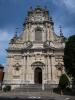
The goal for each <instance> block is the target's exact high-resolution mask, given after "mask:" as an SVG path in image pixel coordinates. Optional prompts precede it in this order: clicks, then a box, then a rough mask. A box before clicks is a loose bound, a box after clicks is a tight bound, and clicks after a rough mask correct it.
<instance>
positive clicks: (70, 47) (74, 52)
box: [64, 35, 75, 77]
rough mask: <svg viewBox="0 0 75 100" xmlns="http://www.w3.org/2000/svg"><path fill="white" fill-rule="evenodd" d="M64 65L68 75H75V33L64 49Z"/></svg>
mask: <svg viewBox="0 0 75 100" xmlns="http://www.w3.org/2000/svg"><path fill="white" fill-rule="evenodd" d="M64 66H65V69H66V72H67V74H68V75H70V76H72V77H75V35H73V36H71V37H69V39H68V41H67V42H66V45H65V49H64Z"/></svg>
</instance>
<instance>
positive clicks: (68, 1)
mask: <svg viewBox="0 0 75 100" xmlns="http://www.w3.org/2000/svg"><path fill="white" fill-rule="evenodd" d="M63 2H64V4H65V6H66V7H67V9H68V10H70V11H71V12H72V13H75V0H63Z"/></svg>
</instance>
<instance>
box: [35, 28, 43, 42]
mask: <svg viewBox="0 0 75 100" xmlns="http://www.w3.org/2000/svg"><path fill="white" fill-rule="evenodd" d="M35 41H42V30H41V29H40V28H37V29H35Z"/></svg>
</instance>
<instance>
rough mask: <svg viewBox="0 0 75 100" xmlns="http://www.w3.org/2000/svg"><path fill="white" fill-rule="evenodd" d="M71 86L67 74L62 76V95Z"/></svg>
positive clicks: (60, 86) (60, 82) (60, 83)
mask: <svg viewBox="0 0 75 100" xmlns="http://www.w3.org/2000/svg"><path fill="white" fill-rule="evenodd" d="M69 85H70V81H69V79H68V77H67V76H66V74H62V75H61V76H60V80H59V88H60V89H61V94H62V93H63V92H62V91H63V90H64V89H66V88H67V87H68V86H69Z"/></svg>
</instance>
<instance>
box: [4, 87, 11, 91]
mask: <svg viewBox="0 0 75 100" xmlns="http://www.w3.org/2000/svg"><path fill="white" fill-rule="evenodd" d="M10 90H11V86H10V85H6V86H5V87H4V88H3V91H4V92H7V91H10Z"/></svg>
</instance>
